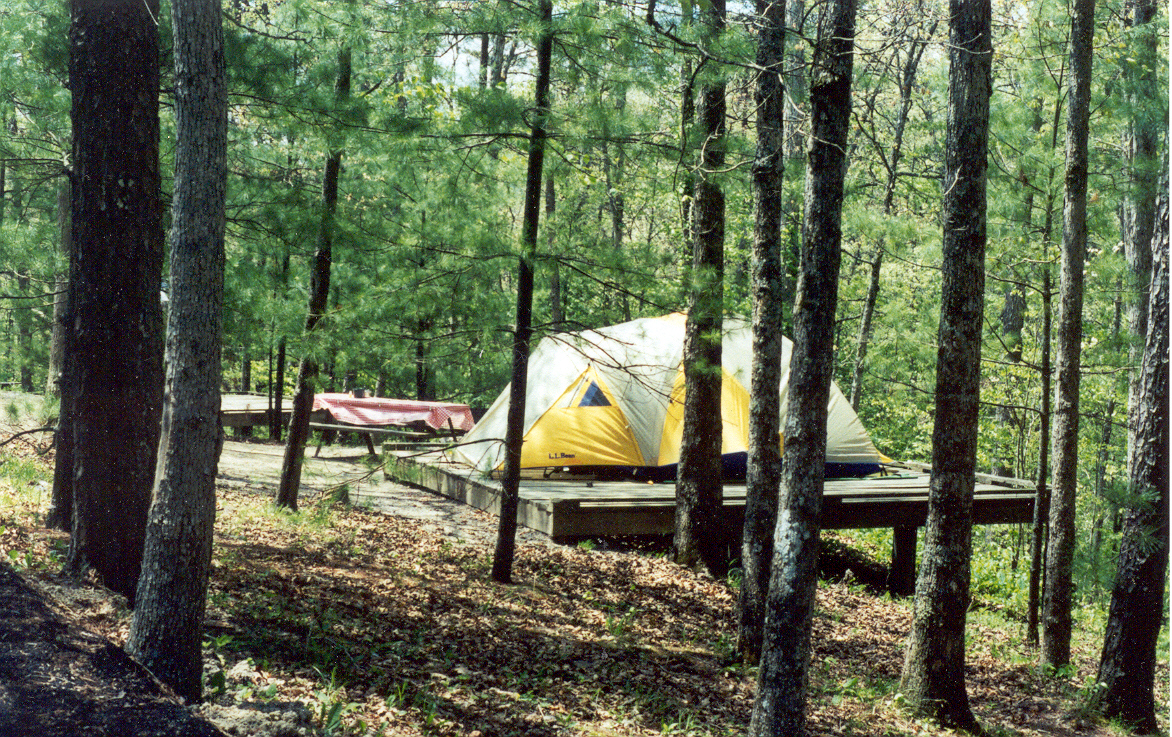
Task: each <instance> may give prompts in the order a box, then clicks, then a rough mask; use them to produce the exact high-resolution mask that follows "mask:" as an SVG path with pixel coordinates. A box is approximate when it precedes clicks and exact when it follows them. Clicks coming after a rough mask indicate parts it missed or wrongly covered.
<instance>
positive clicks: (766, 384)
mask: <svg viewBox="0 0 1172 737" xmlns="http://www.w3.org/2000/svg"><path fill="white" fill-rule="evenodd" d="M785 5H786V3H785V0H757V19H756V22H757V25H758V28H757V66H758V67H760V71H758V72H757V80H756V87H755V89H754V102H755V103H756V106H757V110H756V116H757V120H756V124H757V152H756V156H755V158H754V160H753V205H754V210H753V216H754V230H753V275H752V290H753V367H752V375H751V377H750V385H749V459H748V469H747V472H746V477H745V528H744V531H743V534H742V537H741V541H742V542H741V569H742V571H743V572H744V575H743V577H742V580H741V590H740V601H739V604H740V606H739V609H738V612H739V619H738V629H737V649H738V650H739V651H740V654H741V657H742V658H744V660H745V662H747V663H756V662H757V661H758V660H759V659H760V657H761V638H762V628H763V627H764V625H765V595H766V593H767V592H768V590H769V569H770V563H771V562H772V556H773V529H774V527H776V525H777V495H778V487H779V484H780V483H781V446H780V443H779V442H778V438H779V437H780V434H781V414H780V413H781V407H780V405H781V397H780V395H779V393H778V387H779V386H781V339H782V335H781V326H782V322H783V318H782V313H783V312H784V310H785V303H784V302H783V301H782V276H783V274H784V269H783V267H782V260H781V195H782V191H781V186H782V176H783V174H784V172H785V161H784V158H783V157H784V154H785V151H784V141H783V139H782V118H783V112H784V107H785V88H784V86H783V84H782V80H783V70H784V64H785Z"/></svg>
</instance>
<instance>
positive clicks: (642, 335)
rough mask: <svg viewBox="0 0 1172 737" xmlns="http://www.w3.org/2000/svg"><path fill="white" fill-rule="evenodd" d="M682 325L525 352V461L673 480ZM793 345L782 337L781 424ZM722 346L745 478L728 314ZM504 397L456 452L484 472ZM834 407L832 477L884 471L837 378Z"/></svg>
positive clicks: (498, 457)
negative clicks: (526, 362)
mask: <svg viewBox="0 0 1172 737" xmlns="http://www.w3.org/2000/svg"><path fill="white" fill-rule="evenodd" d="M684 322H685V315H684V314H683V313H673V314H670V315H664V316H661V317H649V318H641V319H638V320H632V321H630V322H625V323H622V324H620V325H614V326H611V327H608V328H601V329H598V330H587V331H584V332H580V333H562V334H555V335H551V336H549V337H547V338H544V339H543V340H542V341H541V342H540V343H538V345H537V348H536V349H535V350H534V351H533V354H532V356H531V357H530V359H529V373H528V380H527V383H526V386H527V389H526V394H525V430H524V443H523V444H522V450H521V467H522V468H554V469H563V468H564V469H566V470H570V471H580V472H587V471H589V472H596V473H597V472H607V471H609V472H611V473H619V474H629V475H632V476H634V477H636V478H645V479H649V480H668V479H671V478H674V476H675V471H676V466H677V464H678V463H679V457H680V443H681V439H682V437H683V416H684V410H683V407H684V405H683V399H684V373H683V363H682V362H683V347H684ZM792 347H793V345H792V343H791V342H790V341H789V340H788V339H785V340H783V347H782V357H781V361H782V377H781V386H780V391H781V416H782V418H783V425H784V418H785V413H786V408H787V404H788V402H787V397H788V392H787V388H788V386H789V361H790V354H791V351H792ZM722 348H723V359H722V369H723V371H722V373H723V376H724V381H723V387H722V390H721V415H722V418H723V420H724V426H723V436H724V441H723V449H722V452H723V454H724V472H725V478H726V479H733V478H738V477H739V478H743V476H744V469H745V463H746V458H747V450H748V445H749V429H748V421H749V389H748V387H749V375H750V368H751V364H752V331H751V329H750V327H749V325H748V323H746V322H745V321H744V320H738V319H729V318H726V319H725V321H724V339H723V342H722ZM508 404H509V389H508V387H506V388H505V390H504V391H503V392H501V394H500V396H499V397H497V399H496V401H495V402H493V404H492V406H491V407H489V408H488V411H487V412H486V413H485V414H484V416H483V417H482V418H481V419H480V421H479V422H478V423H477V424H476V426H475V427H473V428H472V430H471V431H470V432H469V433H468V434H467V435H466V436H464V439H463V441H462V444H461V445H460V446H459V447H457V448H456V449H454V450H453V451H452V453H453V455H454V456H455V459H456V460H458V461H462V462H464V463H467V464H469V465H471V466H473V467H475V468H476V469H478V470H480V471H482V472H484V473H493V472H496V471H499V470H500V469H501V468H502V467H503V465H504V457H505V448H504V437H505V423H506V416H507V414H508ZM828 411H829V416H828V421H827V448H826V475H827V476H828V477H834V476H862V475H866V474H868V473H873V472H875V471H878V470H879V466H880V463H881V462H883V461H884V460H886V459H885V458H884V457H883V456H882V455H881V454H880V453H879V452H878V451H877V450H876V449H875V445H874V444H873V443H872V442H871V438H870V437H869V436H868V435H867V432H866V430H865V429H864V428H863V425H862V423H861V422H860V421H859V418H858V416H857V415H856V414H855V412H854V410H853V409H852V408H851V406H850V403H849V402H848V401H847V400H846V398H845V397H844V396H843V394H842V391H841V390H839V388H838V386H836V385H833V384H832V385H831V388H830V402H829V405H828Z"/></svg>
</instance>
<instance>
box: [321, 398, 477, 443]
mask: <svg viewBox="0 0 1172 737" xmlns="http://www.w3.org/2000/svg"><path fill="white" fill-rule="evenodd" d="M310 417H311V419H312V420H313V421H312V422H311V423H310V428H311V429H313V430H326V431H336V432H357V433H360V434H362V435H363V436H364V438H365V440H366V447H367V449H368V450H369V451H370V453H371V455H374V454H375V450H374V440H373V439H372V437H371V436H372V435H392V436H400V437H408V438H413V439H425V438H428V437H435V436H436V435H438V434H440V433H443V432H448V433H450V434H451V435H452V436H453V437H455V436H456V435H458V434H460V433H464V432H467V431H468V430H470V429H471V428H472V425H473V424H475V420H474V419H473V417H472V410H471V409H470V408H469V407H468V405H466V404H458V403H455V402H424V401H420V400H412V399H388V398H385V397H365V396H357V397H356V396H354V395H353V394H343V393H338V392H327V393H323V394H316V395H314V398H313V412H312V413H311V415H310ZM318 451H319V452H320V451H321V444H320V443H319V444H318Z"/></svg>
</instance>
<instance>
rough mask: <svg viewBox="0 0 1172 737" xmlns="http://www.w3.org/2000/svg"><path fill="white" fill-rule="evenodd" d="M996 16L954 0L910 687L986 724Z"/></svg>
mask: <svg viewBox="0 0 1172 737" xmlns="http://www.w3.org/2000/svg"><path fill="white" fill-rule="evenodd" d="M991 23H992V18H991V8H990V3H989V2H988V0H984V1H982V2H965V1H964V0H952V2H951V4H950V9H949V36H950V42H949V72H948V127H947V132H946V140H945V149H944V202H943V215H944V233H943V250H944V253H943V269H942V272H943V274H942V275H943V285H942V288H941V304H940V328H939V332H938V336H937V340H938V342H939V345H940V347H939V350H938V353H937V359H936V413H935V418H934V420H935V424H934V428H933V433H932V479H931V484H930V489H929V497H928V522H927V529H926V535H925V541H924V553H923V558H922V561H921V563H920V570H919V575H918V577H917V580H916V598H915V606H914V616H913V621H912V629H911V632H910V633H909V635H908V644H907V653H906V657H905V660H904V667H903V677H902V682H901V686H900V687H901V690H902V691H903V694H904V696H905V697H906V698H907V700H908V703H909V704H910V705H911V706H912V708H913V709H915V710H917V711H919V712H920V713H922V714H925V715H928V716H931V717H932V718H934V719H937V720H938V721H940V722H941V723H943V724H945V725H948V726H950V727H953V728H957V729H962V730H965V731H970V732H979V731H980V726H979V725H978V724H977V721H976V719H975V718H974V717H973V714H972V710H971V709H970V707H969V701H968V692H967V691H966V689H965V681H964V661H965V650H964V639H965V614H966V612H967V610H968V605H969V572H970V571H969V567H970V562H971V558H972V507H973V487H974V485H975V483H976V476H975V473H976V454H977V421H978V408H979V403H980V374H981V327H982V318H983V311H984V295H985V240H986V230H985V228H986V215H985V201H986V187H987V175H986V172H987V168H988V162H987V157H988V142H989V135H988V134H989V97H990V95H991V93H992V55H993V54H992V40H991Z"/></svg>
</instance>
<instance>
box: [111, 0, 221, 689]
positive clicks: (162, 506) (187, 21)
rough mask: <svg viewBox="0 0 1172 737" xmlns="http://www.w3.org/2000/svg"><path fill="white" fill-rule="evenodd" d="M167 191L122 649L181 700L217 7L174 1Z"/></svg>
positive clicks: (211, 370)
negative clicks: (155, 345) (154, 425)
mask: <svg viewBox="0 0 1172 737" xmlns="http://www.w3.org/2000/svg"><path fill="white" fill-rule="evenodd" d="M171 16H172V20H173V23H174V39H175V120H176V138H177V144H176V149H175V190H174V196H173V199H172V205H171V213H172V222H171V238H170V245H171V280H170V287H171V303H170V309H169V314H168V326H167V344H168V345H167V405H166V409H165V411H164V414H163V425H162V437H161V439H160V444H159V449H160V453H161V454H162V455H161V457H160V459H159V465H158V468H157V470H156V477H155V487H154V495H153V496H154V501H153V502H152V504H151V509H150V518H149V521H148V524H147V534H146V546H145V549H144V552H143V573H142V577H141V579H140V581H139V586H138V596H137V599H138V602H137V603H138V606H137V607H136V608H135V611H134V618H133V619H132V620H131V624H130V634H129V637H128V639H127V649H128V651H129V652H130V653H131V654H132V655H134V656H135V657H136V658H138V660H139V661H140V662H141V663H142V664H143V665H145V666H146V667H147V668H148V669H150V671H151V673H153V674H154V675H155V676H157V677H158V678H159V679H160V680H162V681H163V682H164V683H166V684H167V685H168V686H170V687H171V688H172V689H173V690H174V691H175V693H177V694H178V695H179V696H181V697H182V698H184V699H185V700H187V701H189V702H193V701H198V700H199V699H200V696H201V690H202V687H203V683H202V682H203V652H202V644H203V617H204V609H205V605H206V602H207V587H208V573H209V569H210V567H211V557H212V530H213V527H214V525H215V519H216V464H217V462H218V460H219V451H220V446H221V438H222V434H223V430H222V429H221V427H220V375H221V364H220V336H221V333H222V328H223V302H224V204H225V203H224V198H225V189H226V184H227V178H228V167H227V158H226V156H227V141H228V92H227V81H226V79H225V71H224V45H223V33H222V30H221V21H220V9H219V6H218V5H214V4H212V3H208V2H205V1H204V0H173V2H172V5H171Z"/></svg>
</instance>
